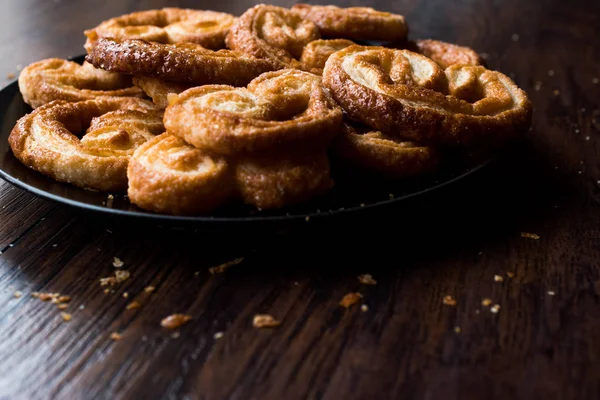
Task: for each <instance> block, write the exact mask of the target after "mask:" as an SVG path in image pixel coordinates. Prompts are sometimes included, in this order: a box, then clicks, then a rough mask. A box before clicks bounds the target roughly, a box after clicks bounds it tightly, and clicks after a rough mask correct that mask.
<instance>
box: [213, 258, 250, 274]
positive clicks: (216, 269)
mask: <svg viewBox="0 0 600 400" xmlns="http://www.w3.org/2000/svg"><path fill="white" fill-rule="evenodd" d="M242 261H244V257H240V258H236V259H235V260H231V261H228V262H226V263H223V264H221V265H217V266H216V267H211V268H209V269H208V271H209V272H210V273H211V274H213V275H215V274H222V273H223V272H225V271H226V270H227V269H229V268H231V267H233V266H234V265H238V264H240V263H241V262H242Z"/></svg>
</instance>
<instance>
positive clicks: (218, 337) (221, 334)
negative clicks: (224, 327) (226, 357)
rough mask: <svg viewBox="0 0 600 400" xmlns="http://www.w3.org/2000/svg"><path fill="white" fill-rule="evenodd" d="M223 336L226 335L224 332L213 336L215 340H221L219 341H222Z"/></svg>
mask: <svg viewBox="0 0 600 400" xmlns="http://www.w3.org/2000/svg"><path fill="white" fill-rule="evenodd" d="M223 336H225V334H224V333H223V332H217V333H215V334H214V335H213V338H214V339H215V340H219V339H221V338H222V337H223Z"/></svg>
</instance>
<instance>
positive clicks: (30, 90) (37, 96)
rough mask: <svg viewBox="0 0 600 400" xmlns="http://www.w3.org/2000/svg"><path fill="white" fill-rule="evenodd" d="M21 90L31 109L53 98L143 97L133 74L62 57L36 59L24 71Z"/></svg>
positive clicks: (74, 100)
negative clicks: (133, 78) (98, 67)
mask: <svg viewBox="0 0 600 400" xmlns="http://www.w3.org/2000/svg"><path fill="white" fill-rule="evenodd" d="M18 82H19V90H20V91H21V95H22V96H23V100H24V101H25V103H27V104H29V105H30V106H31V107H32V108H37V107H39V106H41V105H44V104H46V103H49V102H51V101H54V100H64V101H68V102H76V101H82V100H91V99H94V98H96V97H105V96H111V97H143V95H144V94H143V92H142V91H141V90H140V89H138V88H137V87H135V86H133V84H132V82H131V77H129V76H125V75H121V74H116V73H112V72H107V71H103V70H101V69H97V68H94V67H93V66H92V65H91V64H89V63H83V65H80V64H77V63H76V62H73V61H68V60H63V59H60V58H49V59H45V60H41V61H37V62H34V63H32V64H30V65H28V66H27V67H25V68H24V69H23V71H21V74H20V75H19V81H18Z"/></svg>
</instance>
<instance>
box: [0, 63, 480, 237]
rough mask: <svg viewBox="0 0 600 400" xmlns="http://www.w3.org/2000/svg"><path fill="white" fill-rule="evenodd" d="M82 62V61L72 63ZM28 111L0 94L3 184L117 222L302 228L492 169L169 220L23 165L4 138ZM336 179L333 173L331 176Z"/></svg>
mask: <svg viewBox="0 0 600 400" xmlns="http://www.w3.org/2000/svg"><path fill="white" fill-rule="evenodd" d="M73 61H76V62H82V61H83V56H79V57H75V58H73ZM30 111H31V108H30V107H29V106H28V105H27V104H25V103H24V102H23V98H22V97H21V94H20V92H19V88H18V84H17V82H16V81H15V82H12V83H11V84H10V85H8V86H7V87H5V88H4V89H3V90H1V91H0V177H2V178H3V179H5V180H6V181H8V182H10V183H12V184H13V185H15V186H18V187H20V188H22V189H25V190H27V191H29V192H32V193H34V194H36V195H38V196H41V197H43V198H46V199H49V200H52V201H56V202H59V203H63V204H67V205H69V206H74V207H77V208H80V209H83V210H87V211H94V212H97V213H102V214H104V215H110V216H116V217H135V218H138V219H139V218H142V219H146V220H148V221H150V222H155V223H157V224H161V225H164V224H170V223H174V224H179V225H185V226H190V224H191V225H192V226H194V227H197V228H207V227H210V226H211V225H215V224H223V223H232V224H236V225H237V224H240V223H242V224H251V225H253V224H256V223H265V222H276V223H281V222H284V223H285V222H290V223H291V222H300V221H301V222H304V221H307V220H313V221H314V220H318V219H321V218H326V217H331V216H334V215H335V216H344V215H346V214H349V213H355V212H357V211H367V210H373V209H375V208H376V209H378V210H381V209H382V208H385V207H390V206H394V205H398V204H399V203H402V202H405V201H406V200H408V199H414V198H415V197H417V196H422V195H424V194H430V193H431V191H433V190H436V189H440V188H442V187H444V186H447V185H449V184H452V183H455V182H457V181H459V180H462V179H463V178H466V177H467V176H469V175H471V174H472V173H474V172H475V171H478V170H480V169H481V168H483V167H484V166H486V165H488V164H489V163H490V161H491V160H490V159H485V160H483V161H481V162H477V163H474V164H473V163H472V165H468V164H465V163H464V160H462V161H460V162H459V161H456V160H453V161H452V162H449V163H447V165H445V166H444V168H443V169H442V172H440V173H438V174H436V176H433V177H428V178H420V179H418V180H415V181H410V182H402V183H397V182H396V183H394V182H385V181H381V180H378V179H375V178H373V177H370V176H368V175H362V174H361V173H359V172H355V173H353V174H351V175H349V174H348V173H347V172H345V173H344V174H343V175H335V177H336V178H337V180H336V182H337V184H336V187H335V189H334V190H333V191H332V192H331V193H330V194H328V195H327V196H326V197H325V198H320V199H318V200H315V201H313V202H311V203H310V204H303V205H302V206H299V207H294V208H290V209H287V210H280V211H276V212H273V211H271V212H264V211H260V212H259V211H257V210H255V209H253V208H251V207H245V206H242V205H239V206H229V207H227V208H223V209H221V210H219V211H218V212H215V213H214V214H213V215H211V216H170V215H160V214H155V213H151V212H146V211H144V210H141V209H139V208H138V207H136V206H135V205H132V204H131V203H130V202H129V201H128V200H127V198H126V196H122V195H116V194H115V195H114V199H111V200H109V199H108V197H107V194H106V193H99V192H93V191H86V190H83V189H80V188H78V187H75V186H72V185H69V184H63V183H59V182H56V181H54V180H52V179H50V178H47V177H45V176H43V175H42V174H40V173H38V172H36V171H34V170H31V169H29V168H27V167H25V166H24V165H23V164H21V163H20V162H19V161H18V160H17V159H16V158H15V157H14V156H13V154H12V151H11V149H10V147H9V145H8V136H9V135H10V132H11V130H12V128H13V127H14V125H15V122H16V121H17V120H18V119H19V118H21V117H22V116H24V115H25V114H27V113H29V112H30ZM334 174H336V172H335V171H334Z"/></svg>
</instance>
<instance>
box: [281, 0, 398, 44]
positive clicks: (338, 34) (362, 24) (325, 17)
mask: <svg viewBox="0 0 600 400" xmlns="http://www.w3.org/2000/svg"><path fill="white" fill-rule="evenodd" d="M292 11H294V12H295V13H297V14H298V15H300V16H302V18H304V19H307V20H309V21H312V22H314V23H315V24H316V25H317V26H318V27H319V30H320V31H321V33H322V35H323V37H326V38H331V39H350V40H357V41H366V40H376V41H384V42H396V41H403V40H405V39H406V35H407V33H408V27H407V25H406V21H405V19H404V16H402V15H399V14H392V13H389V12H383V11H378V10H375V9H373V8H371V7H347V8H341V7H337V6H319V5H310V4H304V3H301V4H294V5H293V6H292Z"/></svg>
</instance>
